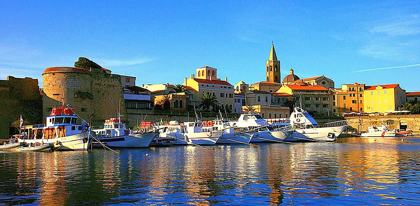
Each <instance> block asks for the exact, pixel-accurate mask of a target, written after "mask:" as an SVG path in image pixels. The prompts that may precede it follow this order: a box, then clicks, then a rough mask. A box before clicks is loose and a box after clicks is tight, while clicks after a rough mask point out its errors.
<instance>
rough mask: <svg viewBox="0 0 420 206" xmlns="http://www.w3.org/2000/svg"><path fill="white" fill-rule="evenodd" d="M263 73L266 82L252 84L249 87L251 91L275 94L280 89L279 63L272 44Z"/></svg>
mask: <svg viewBox="0 0 420 206" xmlns="http://www.w3.org/2000/svg"><path fill="white" fill-rule="evenodd" d="M265 73H266V81H262V82H257V83H255V84H252V85H251V86H250V87H251V88H250V89H251V90H257V91H263V92H275V91H277V90H278V89H280V87H281V79H280V78H281V73H280V61H279V60H278V59H277V54H276V51H275V49H274V45H273V44H272V45H271V51H270V56H269V57H268V60H267V62H266V68H265Z"/></svg>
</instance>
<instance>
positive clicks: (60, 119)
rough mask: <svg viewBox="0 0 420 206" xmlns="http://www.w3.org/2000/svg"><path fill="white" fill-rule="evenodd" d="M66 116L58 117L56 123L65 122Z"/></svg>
mask: <svg viewBox="0 0 420 206" xmlns="http://www.w3.org/2000/svg"><path fill="white" fill-rule="evenodd" d="M63 120H64V117H56V118H55V121H54V124H63Z"/></svg>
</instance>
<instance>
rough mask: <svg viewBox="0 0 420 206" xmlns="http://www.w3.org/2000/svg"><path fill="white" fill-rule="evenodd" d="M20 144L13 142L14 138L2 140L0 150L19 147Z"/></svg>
mask: <svg viewBox="0 0 420 206" xmlns="http://www.w3.org/2000/svg"><path fill="white" fill-rule="evenodd" d="M21 145H22V143H21V142H15V140H14V139H11V140H10V142H4V143H3V144H2V145H0V150H8V149H12V148H15V147H19V146H21Z"/></svg>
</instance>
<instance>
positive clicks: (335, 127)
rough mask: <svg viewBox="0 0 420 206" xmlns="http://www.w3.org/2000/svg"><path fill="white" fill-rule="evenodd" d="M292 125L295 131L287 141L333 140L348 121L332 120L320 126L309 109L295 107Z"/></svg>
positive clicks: (291, 119)
mask: <svg viewBox="0 0 420 206" xmlns="http://www.w3.org/2000/svg"><path fill="white" fill-rule="evenodd" d="M290 125H291V127H292V128H293V130H294V133H293V134H292V135H291V136H290V138H288V139H286V141H324V142H332V141H335V140H336V139H337V137H338V136H339V135H340V134H341V133H342V132H343V131H344V130H345V129H346V127H347V122H346V121H345V120H344V121H336V122H330V123H326V124H324V127H319V125H318V122H317V121H315V119H314V118H313V117H312V116H311V115H310V114H309V113H308V112H307V111H305V110H303V109H301V108H299V107H295V108H294V109H293V112H292V114H291V115H290Z"/></svg>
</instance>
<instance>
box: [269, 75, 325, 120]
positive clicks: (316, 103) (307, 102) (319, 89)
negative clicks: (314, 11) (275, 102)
mask: <svg viewBox="0 0 420 206" xmlns="http://www.w3.org/2000/svg"><path fill="white" fill-rule="evenodd" d="M276 94H279V95H282V96H283V97H287V94H288V95H292V96H293V99H295V100H296V104H297V105H298V106H299V107H301V108H302V109H304V110H307V111H310V112H314V113H324V114H330V113H331V112H332V105H333V103H332V102H333V101H332V99H333V92H332V91H331V90H329V89H327V88H325V87H323V86H320V85H311V84H307V83H302V82H301V83H294V84H284V85H283V86H282V87H281V88H280V89H279V90H278V91H277V92H276Z"/></svg>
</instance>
